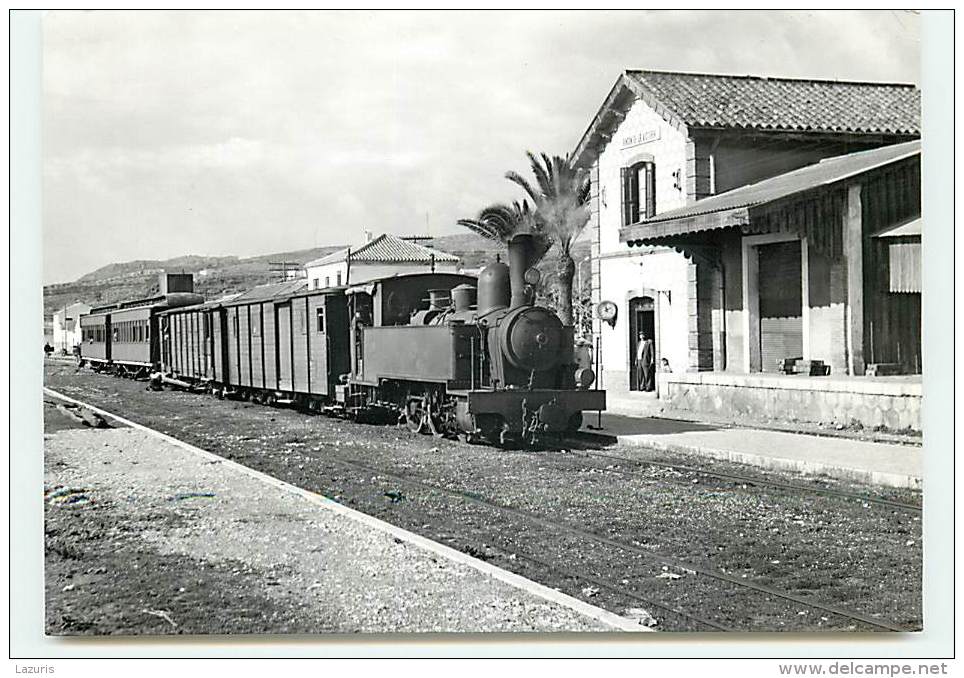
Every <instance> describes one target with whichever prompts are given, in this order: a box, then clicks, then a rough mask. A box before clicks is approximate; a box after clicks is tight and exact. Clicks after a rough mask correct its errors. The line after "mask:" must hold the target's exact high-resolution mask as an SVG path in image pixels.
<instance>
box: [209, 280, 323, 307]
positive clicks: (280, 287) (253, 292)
mask: <svg viewBox="0 0 964 678" xmlns="http://www.w3.org/2000/svg"><path fill="white" fill-rule="evenodd" d="M307 287H308V281H307V280H304V279H301V280H288V281H286V282H282V283H269V284H267V285H258V286H257V287H254V288H252V289H250V290H248V291H247V292H245V293H244V294H239V295H238V296H236V297H234V298H233V299H231V300H229V301H226V302H225V304H227V305H235V304H247V303H252V302H259V301H268V300H269V299H283V298H284V297H288V296H291V295H292V294H296V293H298V292H300V291H301V290H303V289H305V288H307Z"/></svg>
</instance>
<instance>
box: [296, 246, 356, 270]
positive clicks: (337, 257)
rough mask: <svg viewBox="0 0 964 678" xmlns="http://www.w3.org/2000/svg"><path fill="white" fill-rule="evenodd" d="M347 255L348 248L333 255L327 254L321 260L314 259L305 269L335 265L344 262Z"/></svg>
mask: <svg viewBox="0 0 964 678" xmlns="http://www.w3.org/2000/svg"><path fill="white" fill-rule="evenodd" d="M346 254H348V248H347V247H345V248H342V249H340V250H336V251H334V252H332V253H331V254H326V255H325V256H323V257H321V258H320V259H312V260H311V261H309V262H308V263H307V264H305V268H311V267H312V266H324V265H325V264H333V263H335V262H336V261H344V260H345V255H346Z"/></svg>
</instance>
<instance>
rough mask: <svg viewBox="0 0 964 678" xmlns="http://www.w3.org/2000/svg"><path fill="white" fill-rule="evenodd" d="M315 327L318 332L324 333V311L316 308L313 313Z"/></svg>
mask: <svg viewBox="0 0 964 678" xmlns="http://www.w3.org/2000/svg"><path fill="white" fill-rule="evenodd" d="M315 323H316V324H315V327H317V331H318V332H322V333H324V331H325V309H324V308H318V310H317V311H316V312H315Z"/></svg>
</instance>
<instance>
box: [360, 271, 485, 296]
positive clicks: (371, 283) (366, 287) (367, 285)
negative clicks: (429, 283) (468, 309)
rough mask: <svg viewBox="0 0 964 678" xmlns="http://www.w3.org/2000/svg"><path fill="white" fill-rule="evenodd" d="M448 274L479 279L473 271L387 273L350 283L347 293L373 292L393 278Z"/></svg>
mask: <svg viewBox="0 0 964 678" xmlns="http://www.w3.org/2000/svg"><path fill="white" fill-rule="evenodd" d="M440 276H447V277H452V278H465V279H466V280H476V281H477V280H478V279H479V277H478V276H477V275H472V274H471V273H448V272H435V273H396V274H395V275H386V276H385V277H383V278H375V279H374V280H366V281H365V282H363V283H358V284H357V285H349V286H348V287H346V288H345V294H358V293H359V292H364V293H365V294H371V293H372V292H373V291H374V289H375V287H376V286H377V285H381V284H383V283H386V282H391V281H392V280H402V279H406V280H407V279H410V278H431V277H436V278H437V277H440Z"/></svg>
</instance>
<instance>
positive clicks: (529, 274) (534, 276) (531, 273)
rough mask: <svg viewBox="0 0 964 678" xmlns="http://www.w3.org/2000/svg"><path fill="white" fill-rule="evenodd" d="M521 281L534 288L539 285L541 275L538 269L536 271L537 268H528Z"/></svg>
mask: <svg viewBox="0 0 964 678" xmlns="http://www.w3.org/2000/svg"><path fill="white" fill-rule="evenodd" d="M523 279H524V280H525V281H526V282H527V283H528V284H530V285H532V286H533V287H535V286H536V285H538V284H539V281H540V280H542V274H541V273H540V272H539V269H538V268H534V267H533V268H530V269H529V270H527V271H526V272H525V275H524V276H523Z"/></svg>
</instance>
